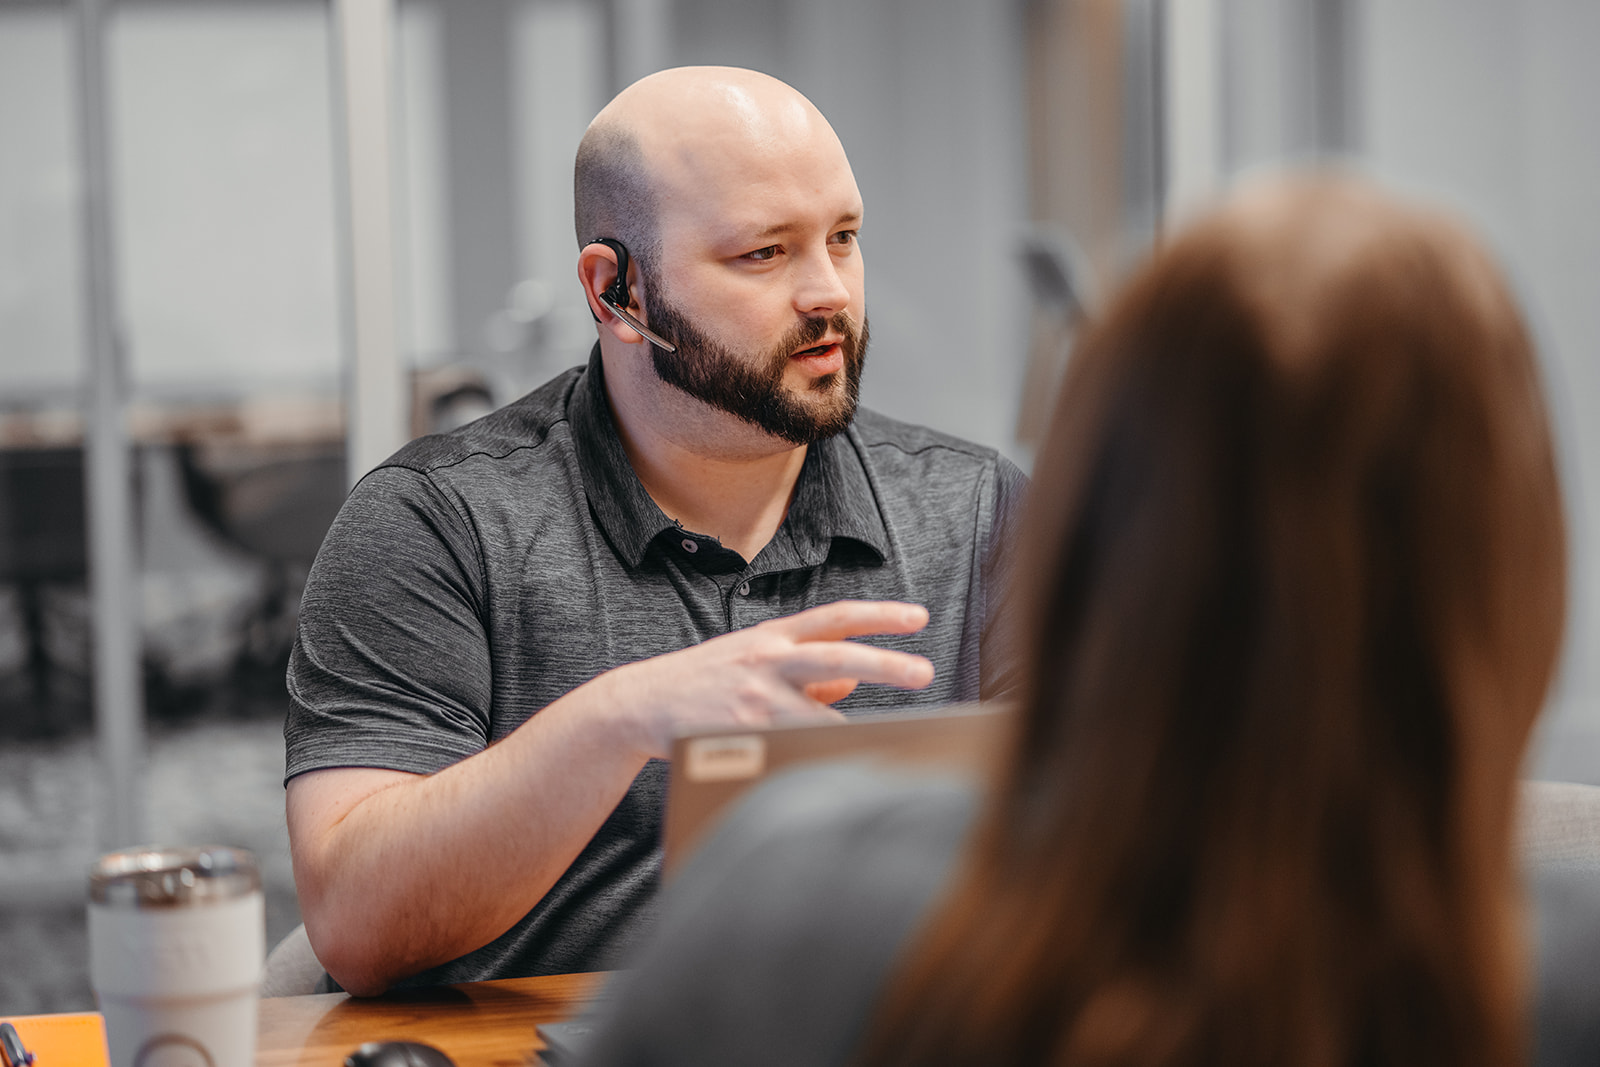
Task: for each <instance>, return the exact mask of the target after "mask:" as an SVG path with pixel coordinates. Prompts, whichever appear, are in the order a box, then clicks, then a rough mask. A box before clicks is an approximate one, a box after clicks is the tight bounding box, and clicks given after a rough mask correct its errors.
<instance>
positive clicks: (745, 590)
mask: <svg viewBox="0 0 1600 1067" xmlns="http://www.w3.org/2000/svg"><path fill="white" fill-rule="evenodd" d="M739 595H740V596H749V595H750V583H749V582H745V583H744V584H743V585H741V586H739Z"/></svg>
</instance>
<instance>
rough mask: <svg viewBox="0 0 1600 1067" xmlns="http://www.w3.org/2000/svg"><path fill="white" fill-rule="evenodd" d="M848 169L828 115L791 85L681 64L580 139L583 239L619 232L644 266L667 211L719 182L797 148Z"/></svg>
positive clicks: (578, 193)
mask: <svg viewBox="0 0 1600 1067" xmlns="http://www.w3.org/2000/svg"><path fill="white" fill-rule="evenodd" d="M797 151H798V152H803V153H806V154H809V155H813V156H817V155H820V156H821V157H822V158H824V159H826V160H828V161H829V162H834V161H836V162H837V164H838V165H839V166H841V167H843V168H844V169H845V171H846V172H848V170H849V162H848V160H847V159H846V158H845V155H844V149H843V147H842V146H841V145H840V144H839V140H838V137H837V136H835V135H834V132H833V129H832V127H830V126H829V125H828V122H827V120H826V119H825V118H823V117H822V113H821V112H819V111H818V110H817V109H816V107H815V106H813V105H812V103H811V101H809V100H807V99H806V98H805V97H804V96H802V95H801V94H800V93H799V92H797V91H796V90H795V89H794V88H792V87H791V86H789V85H786V84H784V83H783V82H781V81H779V80H777V79H776V78H773V77H770V76H768V75H765V74H761V73H758V72H756V71H752V70H743V69H740V68H737V67H676V68H673V69H671V70H664V71H660V72H658V73H655V74H651V75H649V76H648V77H645V78H641V79H640V80H639V81H637V82H634V83H633V84H632V85H630V86H629V87H628V88H626V89H624V90H623V91H622V92H621V93H619V94H618V95H617V97H616V98H615V99H614V100H612V101H611V103H609V104H607V105H606V107H605V108H604V109H603V110H602V111H601V112H600V114H599V115H597V116H596V117H595V119H594V121H593V122H592V123H590V125H589V129H588V131H587V132H586V133H585V134H584V137H583V141H582V142H581V143H580V144H579V146H578V157H577V166H576V169H575V174H574V182H573V187H574V188H573V192H574V208H575V211H574V222H575V224H576V229H577V238H578V245H579V247H580V248H581V247H582V246H584V245H586V244H588V243H589V242H591V241H593V240H594V239H595V238H597V237H614V238H616V239H617V240H620V241H621V242H622V243H623V244H625V245H627V247H628V250H629V251H630V252H632V253H633V254H634V257H635V258H636V259H638V260H640V261H641V263H640V265H641V268H642V269H646V270H648V269H649V268H651V267H652V266H653V265H654V264H655V262H656V260H657V259H658V256H659V250H660V242H661V221H662V214H663V212H668V211H671V210H672V209H673V208H674V207H676V206H682V205H684V204H698V203H699V202H703V201H704V200H705V199H706V198H707V197H713V196H715V195H716V189H717V186H718V180H722V181H726V180H727V179H728V178H729V176H737V175H739V174H741V173H744V172H746V171H747V170H748V169H749V166H750V164H751V163H752V161H754V160H757V159H771V158H773V157H777V156H782V155H784V154H787V153H791V152H797Z"/></svg>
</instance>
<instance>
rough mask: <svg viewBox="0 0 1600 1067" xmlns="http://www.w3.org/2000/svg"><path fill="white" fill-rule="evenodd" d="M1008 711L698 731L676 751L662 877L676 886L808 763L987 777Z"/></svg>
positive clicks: (977, 709) (992, 708) (991, 707)
mask: <svg viewBox="0 0 1600 1067" xmlns="http://www.w3.org/2000/svg"><path fill="white" fill-rule="evenodd" d="M1007 710H1008V709H1006V708H1005V707H1003V706H1000V705H995V704H963V705H958V706H955V707H951V708H946V709H942V710H940V711H919V712H894V713H889V714H883V715H863V716H859V717H857V718H852V719H849V720H847V721H845V722H804V723H788V724H781V725H772V726H765V727H759V728H755V729H749V728H746V729H738V730H725V729H717V730H698V731H693V732H688V733H684V734H682V735H680V736H679V737H678V738H677V739H676V740H674V741H673V744H672V767H671V770H670V771H669V773H668V778H667V810H666V818H665V823H664V825H663V827H662V850H663V853H664V855H663V861H662V872H663V875H664V877H667V878H670V877H671V876H672V875H673V873H674V872H676V870H677V869H678V868H679V867H680V866H681V865H682V863H683V860H684V859H685V857H687V856H688V855H689V853H690V852H692V851H693V850H694V847H695V845H696V844H697V843H698V842H699V841H700V840H701V839H702V838H703V837H704V836H705V834H706V832H707V831H708V830H710V829H711V827H712V826H714V825H715V823H716V821H717V820H718V819H719V818H720V817H721V816H722V815H724V814H725V813H726V812H727V811H728V810H730V808H731V806H732V805H733V804H734V802H735V801H737V800H738V799H739V797H741V796H743V795H744V793H746V792H747V791H748V790H750V789H751V788H753V787H754V786H756V785H758V784H759V783H760V782H762V781H763V780H765V779H766V778H767V777H769V776H770V775H772V774H774V773H776V772H778V771H782V770H787V769H788V768H790V767H794V766H796V765H798V764H802V763H811V762H817V761H822V760H830V759H842V758H863V757H864V758H867V759H871V760H881V761H884V762H885V763H890V764H896V765H906V764H910V765H913V766H926V767H929V768H932V769H939V770H942V771H948V772H950V773H954V774H960V775H970V776H971V777H973V778H977V777H980V776H982V775H983V774H984V773H985V772H986V771H987V770H988V768H989V767H991V766H992V765H993V763H994V761H995V759H996V758H997V757H998V755H999V752H1000V747H1001V744H1002V742H1003V740H1004V737H1005V724H1006V723H1007V722H1008V721H1009V716H1008V715H1007V713H1006V712H1007Z"/></svg>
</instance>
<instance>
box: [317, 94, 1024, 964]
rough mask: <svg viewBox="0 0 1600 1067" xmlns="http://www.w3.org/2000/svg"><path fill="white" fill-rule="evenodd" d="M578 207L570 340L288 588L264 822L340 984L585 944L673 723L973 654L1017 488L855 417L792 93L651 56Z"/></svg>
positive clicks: (361, 514) (839, 258)
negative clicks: (286, 842) (572, 348)
mask: <svg viewBox="0 0 1600 1067" xmlns="http://www.w3.org/2000/svg"><path fill="white" fill-rule="evenodd" d="M576 208H577V211H576V214H577V219H576V221H577V229H578V242H579V245H580V251H579V256H578V276H579V279H580V281H581V282H582V284H583V287H584V291H585V294H586V296H587V299H588V302H589V306H590V309H591V310H592V311H593V313H594V315H595V317H596V319H597V321H598V323H599V326H598V332H599V343H598V344H597V345H596V348H595V351H594V353H593V354H592V355H591V357H590V361H589V364H588V366H587V367H586V368H582V369H575V370H572V371H569V372H567V373H566V374H564V375H562V376H561V377H559V378H557V379H555V380H554V381H552V382H551V383H549V384H548V385H546V386H544V387H542V388H541V389H539V390H536V391H535V392H534V393H532V394H530V395H529V396H527V397H524V398H523V399H522V400H519V401H517V402H515V403H513V404H511V405H509V406H508V407H506V408H504V409H501V410H500V411H499V412H496V413H494V414H492V415H489V416H487V417H486V418H484V419H481V420H479V421H477V422H475V423H472V424H470V425H468V426H466V427H464V428H462V429H461V430H458V431H455V432H453V433H450V434H446V435H441V436H438V437H431V438H424V439H422V440H419V441H415V442H413V443H412V444H410V445H408V446H406V447H405V448H404V449H402V450H401V451H400V452H399V453H398V454H396V455H395V456H394V457H393V458H391V459H390V460H388V461H387V462H386V463H385V464H383V465H382V466H380V467H379V468H378V469H377V470H375V471H373V472H372V473H371V474H369V475H368V476H367V477H366V478H365V479H363V481H362V482H361V484H360V485H358V486H357V487H356V489H355V490H353V491H352V493H351V496H350V499H349V501H348V502H347V503H346V505H345V507H344V509H343V511H341V513H340V516H339V518H338V520H337V521H336V522H335V523H334V526H333V528H332V529H331V530H330V531H329V534H328V538H327V541H326V542H325V544H324V545H323V549H322V552H321V554H320V555H319V557H318V560H317V563H316V566H315V567H314V569H313V571H312V574H311V577H310V579H309V581H308V583H307V586H306V592H305V597H304V600H303V603H302V608H301V623H300V632H299V636H298V639H297V641H296V645H295V650H294V653H293V655H292V657H291V660H290V666H289V690H290V695H291V697H292V708H291V712H290V715H289V720H288V723H287V725H286V727H285V737H286V741H287V745H288V770H287V773H288V777H289V782H288V820H289V833H290V840H291V844H292V848H293V853H294V863H295V878H296V883H297V889H298V891H299V896H300V904H301V910H302V913H303V916H304V918H305V923H306V930H307V933H308V934H309V936H310V938H311V943H312V945H313V947H314V948H315V950H316V953H317V956H318V958H319V960H320V961H321V962H322V964H323V965H324V966H325V967H326V968H327V969H328V972H329V974H330V975H331V976H332V978H333V979H334V980H335V981H336V982H337V983H339V984H340V985H341V986H342V987H343V988H345V989H348V990H350V991H351V992H354V993H358V994H371V993H377V992H381V991H382V990H383V989H385V988H387V987H389V986H391V985H393V984H395V983H396V982H400V981H405V982H407V983H437V982H452V981H464V980H470V979H481V978H490V977H498V976H507V975H514V974H532V973H552V972H561V971H576V970H585V969H592V968H594V967H597V966H602V965H604V964H606V963H607V962H608V961H612V960H614V959H615V956H616V953H617V952H618V951H619V950H620V949H622V948H625V947H626V946H627V945H628V944H629V942H630V941H631V940H632V938H633V937H634V936H635V934H636V932H637V930H638V928H639V926H640V925H641V922H642V921H643V920H644V918H645V917H646V915H647V908H648V904H649V901H650V898H651V895H652V892H653V889H654V887H655V884H656V880H657V876H658V871H659V823H660V806H661V797H662V789H663V777H664V776H663V773H662V768H663V765H662V763H661V762H660V758H661V757H665V756H667V755H668V753H669V751H670V744H671V739H672V736H673V734H674V732H675V731H677V730H678V729H681V728H683V727H685V726H695V725H713V724H737V723H760V722H767V721H770V720H772V719H775V718H779V717H806V716H829V717H833V716H837V715H838V714H839V713H840V712H853V711H865V710H869V709H875V708H894V707H909V706H934V705H938V704H944V703H949V702H952V701H957V700H969V699H973V698H975V697H976V696H977V695H978V694H979V681H980V675H983V676H985V677H986V676H987V674H988V673H989V672H990V670H991V668H992V667H993V662H992V661H993V659H994V657H993V656H992V655H990V656H985V655H984V652H983V647H982V646H983V642H982V640H981V638H982V636H983V632H984V625H985V620H986V615H987V612H988V609H989V606H990V603H991V601H992V600H993V598H994V597H995V595H996V589H997V586H998V578H997V576H996V574H995V573H994V560H995V558H996V555H997V553H996V549H997V547H998V546H999V545H1000V544H1002V543H1003V542H1004V540H1005V537H1006V529H1007V526H1008V524H1009V522H1010V521H1011V519H1012V517H1013V515H1014V512H1015V509H1016V503H1017V500H1018V498H1019V497H1020V495H1021V492H1022V487H1023V479H1022V476H1021V474H1020V473H1019V472H1018V471H1017V470H1016V468H1015V467H1013V466H1012V465H1010V464H1009V463H1007V462H1005V461H1004V460H1003V459H1000V458H999V457H997V456H996V455H995V453H994V452H993V451H992V450H989V449H982V448H978V447H976V446H973V445H968V444H965V443H963V442H960V441H956V440H954V439H952V438H949V437H945V436H943V435H939V434H936V433H933V432H931V431H927V430H922V429H919V428H916V427H910V426H905V425H903V424H900V423H896V422H893V421H891V420H888V419H884V418H882V417H880V416H876V415H872V414H870V413H866V412H863V413H862V414H861V417H860V418H856V392H857V385H858V382H859V378H860V374H861V366H862V361H863V358H864V356H865V353H866V345H867V322H866V312H865V304H864V291H863V272H862V261H861V252H860V249H859V248H858V246H857V240H856V235H857V230H858V229H859V227H860V225H861V217H862V204H861V197H860V193H859V192H858V191H857V189H856V184H855V179H854V177H853V176H852V174H851V172H850V166H849V162H848V161H847V160H846V158H845V155H844V150H843V148H842V147H841V146H840V144H839V141H838V139H837V138H836V137H835V136H834V133H833V131H832V129H831V128H830V127H829V126H828V124H827V122H826V121H825V120H824V119H823V117H822V115H821V114H820V113H818V112H817V110H816V108H814V107H813V106H812V105H811V104H810V102H809V101H807V100H806V99H805V98H804V97H802V96H801V95H800V94H798V93H797V92H795V91H794V90H793V89H791V88H789V87H788V86H786V85H784V84H783V83H781V82H778V81H775V80H773V79H771V78H768V77H766V76H764V75H760V74H756V73H753V72H750V71H742V70H733V69H727V68H685V69H679V70H670V71H664V72H662V73H659V74H656V75H652V76H650V77H648V78H645V79H644V80H642V81H640V82H638V83H636V84H635V85H633V86H632V87H630V88H629V89H627V90H625V91H624V92H623V93H622V94H620V95H619V96H618V97H617V98H616V99H615V100H614V101H612V103H611V104H610V105H608V106H607V107H606V108H605V110H603V111H602V112H601V113H600V115H599V116H598V117H597V118H596V119H595V121H594V123H593V124H592V125H591V126H590V128H589V131H588V133H587V134H586V135H585V137H584V139H583V143H582V145H581V146H580V148H579V151H578V164H577V174H576ZM630 253H631V255H630ZM625 258H626V259H627V262H624V259H625ZM619 267H620V268H621V270H620V273H621V277H620V278H619ZM619 282H625V283H626V285H625V287H624V286H623V285H620V284H619ZM608 300H609V301H610V303H608V302H607V301H608ZM617 309H621V311H620V313H619V311H618V310H617ZM624 316H625V317H624ZM630 322H631V323H633V324H636V325H637V326H639V327H640V328H641V329H642V330H646V331H648V332H649V333H652V334H655V335H657V337H658V339H659V340H660V341H661V344H660V345H659V346H658V345H657V344H656V343H654V342H651V341H647V340H645V338H644V336H643V335H642V333H641V332H640V330H636V329H635V328H634V325H630ZM930 619H931V622H930ZM863 636H876V637H877V638H878V639H877V640H876V641H875V643H874V644H866V643H862V642H857V641H854V640H851V639H852V638H859V637H863ZM858 683H867V684H865V685H863V687H862V688H860V689H856V685H857V684H858ZM883 686H888V687H897V688H882V687H883ZM902 690H912V691H916V692H915V695H914V696H908V695H907V694H906V693H905V692H902ZM832 703H837V704H838V705H839V709H838V710H837V711H836V710H834V709H833V708H830V707H829V704H832ZM652 761H653V762H652Z"/></svg>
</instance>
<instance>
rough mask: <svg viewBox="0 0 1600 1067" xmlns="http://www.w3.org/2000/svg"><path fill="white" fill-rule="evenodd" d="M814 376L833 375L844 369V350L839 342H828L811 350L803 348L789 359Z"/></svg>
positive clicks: (813, 346)
mask: <svg viewBox="0 0 1600 1067" xmlns="http://www.w3.org/2000/svg"><path fill="white" fill-rule="evenodd" d="M789 359H790V361H791V363H797V364H799V365H800V366H801V367H803V368H805V369H806V370H807V371H809V372H810V373H812V374H815V375H818V376H821V375H824V374H832V373H834V372H835V371H837V370H840V369H841V368H843V367H844V348H843V347H841V346H840V344H839V342H838V341H828V342H826V343H824V344H820V345H812V346H811V347H810V348H802V349H800V350H799V351H798V352H795V353H794V354H793V355H791V356H790V357H789Z"/></svg>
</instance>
